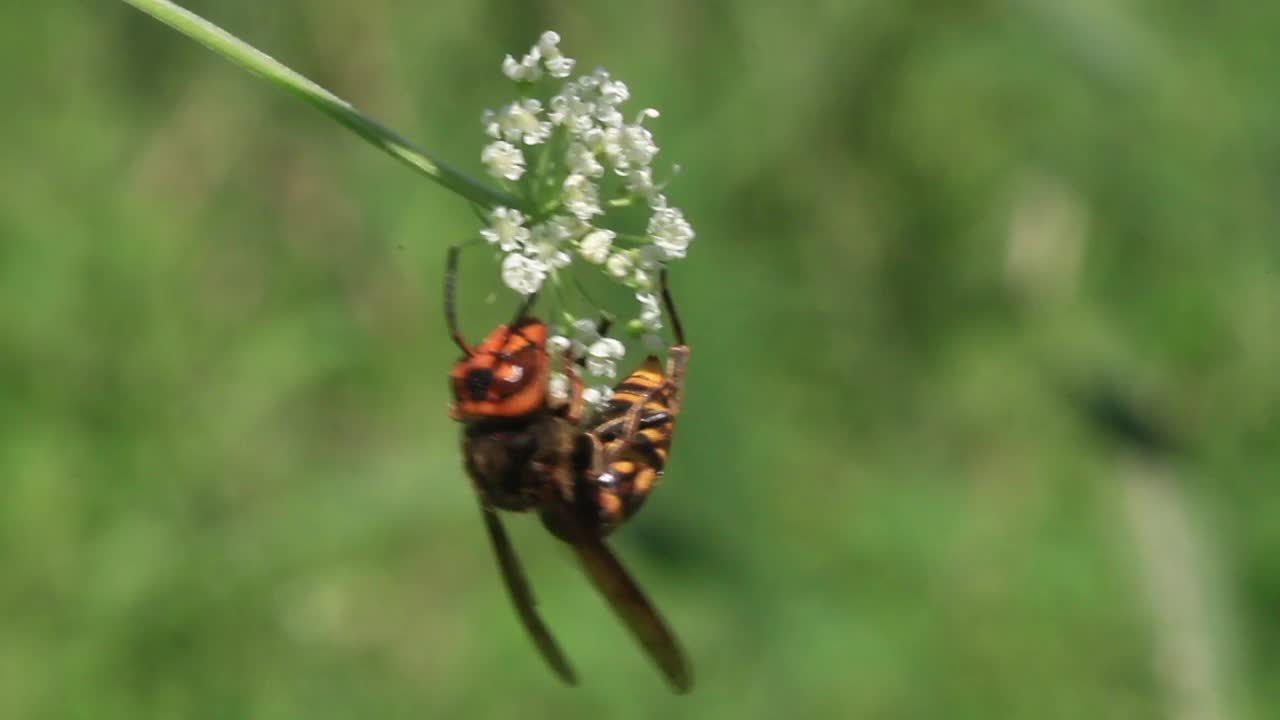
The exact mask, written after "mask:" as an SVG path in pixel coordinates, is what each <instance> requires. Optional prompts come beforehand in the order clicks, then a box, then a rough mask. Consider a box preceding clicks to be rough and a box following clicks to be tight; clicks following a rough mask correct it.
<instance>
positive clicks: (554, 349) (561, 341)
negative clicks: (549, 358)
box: [547, 335, 573, 355]
mask: <svg viewBox="0 0 1280 720" xmlns="http://www.w3.org/2000/svg"><path fill="white" fill-rule="evenodd" d="M572 345H573V343H572V342H571V341H570V340H569V338H567V337H565V336H564V335H552V336H551V337H549V338H547V352H549V353H551V354H553V355H563V354H564V351H565V350H568V349H569V348H570V347H571V346H572Z"/></svg>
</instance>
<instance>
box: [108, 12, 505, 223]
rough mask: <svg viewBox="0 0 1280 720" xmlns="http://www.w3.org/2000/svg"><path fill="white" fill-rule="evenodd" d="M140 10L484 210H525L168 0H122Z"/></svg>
mask: <svg viewBox="0 0 1280 720" xmlns="http://www.w3.org/2000/svg"><path fill="white" fill-rule="evenodd" d="M124 2H126V3H128V4H130V5H132V6H134V7H135V8H137V9H139V10H141V11H142V12H144V13H146V14H148V15H150V16H151V17H154V18H155V19H157V20H159V21H160V22H162V23H164V24H166V25H168V26H169V27H171V28H173V29H174V30H177V31H178V32H180V33H182V34H183V35H186V36H187V37H189V38H191V39H192V40H195V41H196V42H198V43H200V44H201V45H204V46H205V47H207V48H209V49H210V50H213V51H214V52H216V53H218V54H219V55H221V56H223V57H225V58H226V59H228V60H230V61H231V62H233V63H235V64H236V65H239V66H240V67H242V68H244V69H246V70H248V71H249V72H251V73H254V74H255V75H259V76H261V77H263V78H266V79H267V80H269V81H271V82H272V83H275V84H276V85H277V86H279V87H281V88H283V89H284V90H286V91H288V92H290V93H293V94H294V95H296V96H298V97H300V98H302V99H303V100H304V101H306V102H308V103H310V104H311V105H312V106H313V107H315V108H316V109H318V110H319V111H320V112H322V113H324V114H325V115H328V116H329V117H331V118H333V119H334V120H337V121H338V122H339V123H341V124H343V125H344V126H346V128H347V129H348V130H351V131H352V132H354V133H355V134H357V135H359V136H360V137H362V138H364V139H365V140H367V141H368V142H369V143H371V144H372V145H374V146H375V147H377V148H379V149H381V150H382V151H383V152H386V153H387V154H389V155H391V156H392V157H394V158H396V159H397V160H399V161H401V162H403V163H405V164H406V165H408V166H409V167H412V168H413V169H415V170H417V171H418V172H420V173H422V174H423V175H426V176H427V177H429V178H431V179H432V180H434V181H436V182H437V183H439V184H441V185H443V186H444V187H446V188H448V189H449V190H452V191H453V192H456V193H458V194H459V195H461V196H463V197H465V198H467V199H468V200H471V201H472V202H475V203H478V204H480V205H482V206H484V207H486V208H491V207H495V206H498V205H503V206H506V207H511V208H520V209H526V208H524V207H523V203H521V202H520V201H519V200H517V199H516V198H514V197H512V196H510V195H508V194H507V193H504V192H502V191H500V190H497V189H494V188H492V187H489V186H488V185H485V184H484V183H481V182H479V181H477V180H475V179H473V178H472V177H470V176H468V175H465V174H463V173H461V172H459V171H457V170H455V169H453V168H451V167H449V166H448V165H446V164H444V163H442V162H440V161H439V160H436V159H434V158H432V157H431V156H430V155H428V154H427V153H425V152H423V151H422V150H420V149H418V148H416V147H414V146H413V144H412V143H410V142H409V141H408V140H405V139H404V138H403V137H401V136H400V135H399V134H398V133H396V132H395V131H394V130H391V129H390V128H387V127H385V126H384V125H382V124H381V123H379V122H378V121H376V120H374V119H373V118H371V117H369V116H367V115H365V114H364V113H361V112H360V111H359V110H357V109H356V108H355V107H354V106H352V105H351V103H349V102H347V101H346V100H343V99H342V98H340V97H338V96H337V95H334V94H333V93H331V92H329V91H328V90H325V89H324V88H322V87H320V86H319V85H317V84H315V83H314V82H312V81H310V80H308V79H307V78H305V77H303V76H302V75H300V74H298V73H297V72H294V71H293V70H290V69H289V68H288V67H286V66H284V65H282V64H281V63H280V62H279V61H277V60H275V59H274V58H272V57H270V56H269V55H267V54H266V53H264V52H262V51H261V50H258V49H257V48H255V47H253V46H252V45H250V44H248V43H246V42H244V41H243V40H241V39H239V38H237V37H236V36H234V35H232V34H231V33H229V32H227V31H226V30H223V29H222V28H220V27H218V26H217V25H214V24H213V23H211V22H209V21H208V20H205V19H204V18H202V17H200V16H199V15H196V14H195V13H193V12H191V11H190V10H186V9H184V8H182V7H179V6H177V5H174V4H173V3H171V2H169V0H124Z"/></svg>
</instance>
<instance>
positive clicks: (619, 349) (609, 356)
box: [587, 337, 627, 378]
mask: <svg viewBox="0 0 1280 720" xmlns="http://www.w3.org/2000/svg"><path fill="white" fill-rule="evenodd" d="M626 353H627V349H626V348H625V347H624V346H623V345H622V342H621V341H619V340H617V339H616V338H608V337H607V338H600V339H599V340H597V341H595V342H594V343H592V344H591V347H588V348H587V372H588V373H591V374H592V375H597V376H599V377H607V378H614V377H617V375H618V363H617V360H618V358H621V357H622V356H623V355H625V354H626Z"/></svg>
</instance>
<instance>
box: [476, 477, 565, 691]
mask: <svg viewBox="0 0 1280 720" xmlns="http://www.w3.org/2000/svg"><path fill="white" fill-rule="evenodd" d="M480 510H481V512H482V514H483V515H484V525H485V529H487V530H488V531H489V540H490V541H492V543H493V551H494V554H496V555H497V557H498V567H499V568H500V569H501V570H502V579H503V580H504V581H505V583H506V586H507V593H508V594H509V595H510V596H511V602H512V604H513V605H515V608H516V613H517V614H518V615H519V616H520V621H521V622H522V623H524V627H525V630H527V631H528V632H529V637H531V638H533V643H534V644H535V645H537V646H538V651H539V652H540V653H542V657H543V659H544V660H546V661H547V664H548V665H550V666H551V668H552V669H553V670H555V672H556V674H557V675H559V676H560V679H561V680H563V681H564V682H565V683H566V684H568V685H577V684H578V677H577V675H575V674H574V672H573V668H572V667H571V666H570V665H569V661H568V660H567V659H565V656H564V652H563V651H561V650H560V646H559V645H558V644H556V640H555V638H554V637H552V635H551V631H550V630H548V629H547V626H546V624H545V623H543V622H542V618H541V617H540V616H539V615H538V610H537V607H536V605H537V602H536V601H535V600H534V598H533V590H531V589H530V587H529V581H528V580H527V579H525V575H524V569H523V568H522V567H521V565H520V560H519V559H518V558H517V557H516V553H515V549H514V548H512V547H511V540H510V539H509V538H508V537H507V532H506V530H505V529H503V527H502V521H501V520H499V519H498V513H497V512H496V511H495V510H494V509H493V508H491V507H488V506H487V505H485V504H484V503H483V502H481V505H480Z"/></svg>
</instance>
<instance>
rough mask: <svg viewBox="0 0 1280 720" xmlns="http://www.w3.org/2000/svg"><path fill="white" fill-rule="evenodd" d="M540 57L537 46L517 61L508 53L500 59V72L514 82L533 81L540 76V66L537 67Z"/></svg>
mask: <svg viewBox="0 0 1280 720" xmlns="http://www.w3.org/2000/svg"><path fill="white" fill-rule="evenodd" d="M541 59H542V57H541V55H540V54H539V53H538V49H537V48H534V49H533V50H532V51H531V52H530V53H529V54H528V55H525V56H524V57H523V58H521V59H520V61H519V62H516V59H515V58H513V57H511V56H510V55H508V56H506V57H505V58H503V60H502V74H503V75H506V76H507V77H509V78H511V79H512V80H515V81H516V82H535V81H536V80H537V79H538V78H540V77H542V68H540V67H538V61H539V60H541Z"/></svg>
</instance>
